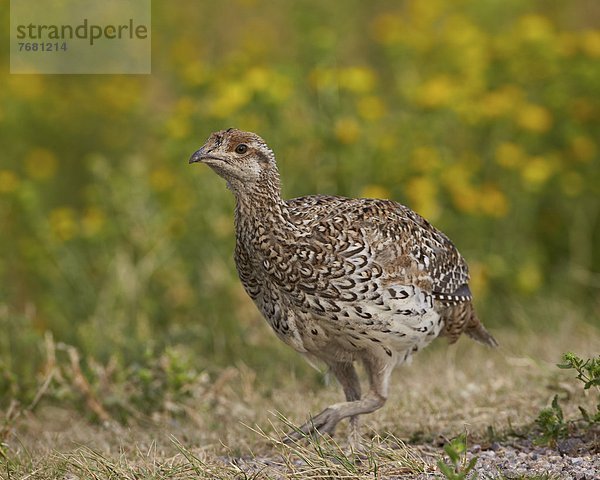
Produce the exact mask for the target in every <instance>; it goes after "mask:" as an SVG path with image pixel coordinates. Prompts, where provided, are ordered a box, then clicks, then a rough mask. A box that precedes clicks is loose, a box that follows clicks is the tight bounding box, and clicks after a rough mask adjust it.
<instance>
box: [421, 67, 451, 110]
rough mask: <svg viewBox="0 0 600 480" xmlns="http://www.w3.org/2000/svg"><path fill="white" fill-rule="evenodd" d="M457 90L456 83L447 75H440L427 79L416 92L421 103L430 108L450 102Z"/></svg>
mask: <svg viewBox="0 0 600 480" xmlns="http://www.w3.org/2000/svg"><path fill="white" fill-rule="evenodd" d="M455 92H456V85H455V84H454V82H453V81H452V80H451V79H450V77H448V76H447V75H439V76H437V77H434V78H432V79H430V80H427V81H426V82H425V83H423V85H421V86H420V87H419V88H418V89H417V92H416V101H417V103H418V104H419V105H422V106H424V107H428V108H436V107H443V106H446V105H448V104H449V103H450V101H451V100H452V99H453V97H454V95H455Z"/></svg>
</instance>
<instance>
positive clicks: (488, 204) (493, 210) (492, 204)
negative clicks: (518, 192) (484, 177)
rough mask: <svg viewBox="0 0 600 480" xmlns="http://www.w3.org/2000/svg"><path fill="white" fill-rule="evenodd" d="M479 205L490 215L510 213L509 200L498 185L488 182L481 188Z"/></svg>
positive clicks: (501, 215)
mask: <svg viewBox="0 0 600 480" xmlns="http://www.w3.org/2000/svg"><path fill="white" fill-rule="evenodd" d="M479 207H480V208H481V211H482V212H483V213H484V214H485V215H488V216H490V217H498V218H500V217H505V216H506V214H507V213H508V200H507V199H506V196H505V195H504V193H503V192H502V191H501V190H500V189H499V188H498V187H497V186H496V185H492V184H487V185H484V186H483V187H482V189H481V195H480V201H479Z"/></svg>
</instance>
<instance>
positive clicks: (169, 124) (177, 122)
mask: <svg viewBox="0 0 600 480" xmlns="http://www.w3.org/2000/svg"><path fill="white" fill-rule="evenodd" d="M165 128H166V130H167V132H168V134H169V137H171V138H178V139H179V138H185V137H187V136H189V134H190V133H191V131H192V125H191V124H190V121H189V119H188V118H184V117H181V116H179V115H175V116H173V117H171V118H168V119H167V121H166V123H165Z"/></svg>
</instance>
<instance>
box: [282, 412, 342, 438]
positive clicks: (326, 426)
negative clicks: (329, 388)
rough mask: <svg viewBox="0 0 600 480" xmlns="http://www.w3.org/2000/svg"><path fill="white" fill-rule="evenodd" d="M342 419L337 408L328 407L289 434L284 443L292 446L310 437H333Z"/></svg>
mask: <svg viewBox="0 0 600 480" xmlns="http://www.w3.org/2000/svg"><path fill="white" fill-rule="evenodd" d="M340 419H341V418H340V414H339V412H338V410H337V409H336V408H332V407H328V408H326V409H325V410H323V411H322V412H321V413H319V414H318V415H317V416H316V417H313V418H311V419H310V420H309V421H308V422H306V423H305V424H304V425H302V426H301V427H299V428H297V429H294V430H293V431H291V432H290V433H288V434H287V435H286V436H285V437H284V438H283V443H286V444H290V443H294V442H297V441H299V440H302V439H303V438H306V437H308V436H316V435H319V434H321V435H323V434H329V435H331V434H332V433H333V431H334V430H335V427H336V426H337V424H338V422H339V421H340Z"/></svg>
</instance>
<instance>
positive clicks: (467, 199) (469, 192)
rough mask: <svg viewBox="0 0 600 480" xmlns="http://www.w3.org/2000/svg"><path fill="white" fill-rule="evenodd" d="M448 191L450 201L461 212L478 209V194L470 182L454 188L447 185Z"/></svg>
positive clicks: (475, 211)
mask: <svg viewBox="0 0 600 480" xmlns="http://www.w3.org/2000/svg"><path fill="white" fill-rule="evenodd" d="M447 188H448V190H449V191H450V196H451V198H452V203H453V204H454V206H455V207H456V208H457V209H458V210H460V211H461V212H464V213H468V214H474V213H477V211H478V210H479V195H478V193H477V190H476V189H475V188H474V187H473V186H472V185H470V184H468V183H465V184H463V185H460V186H456V187H454V188H451V187H450V188H449V187H447Z"/></svg>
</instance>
